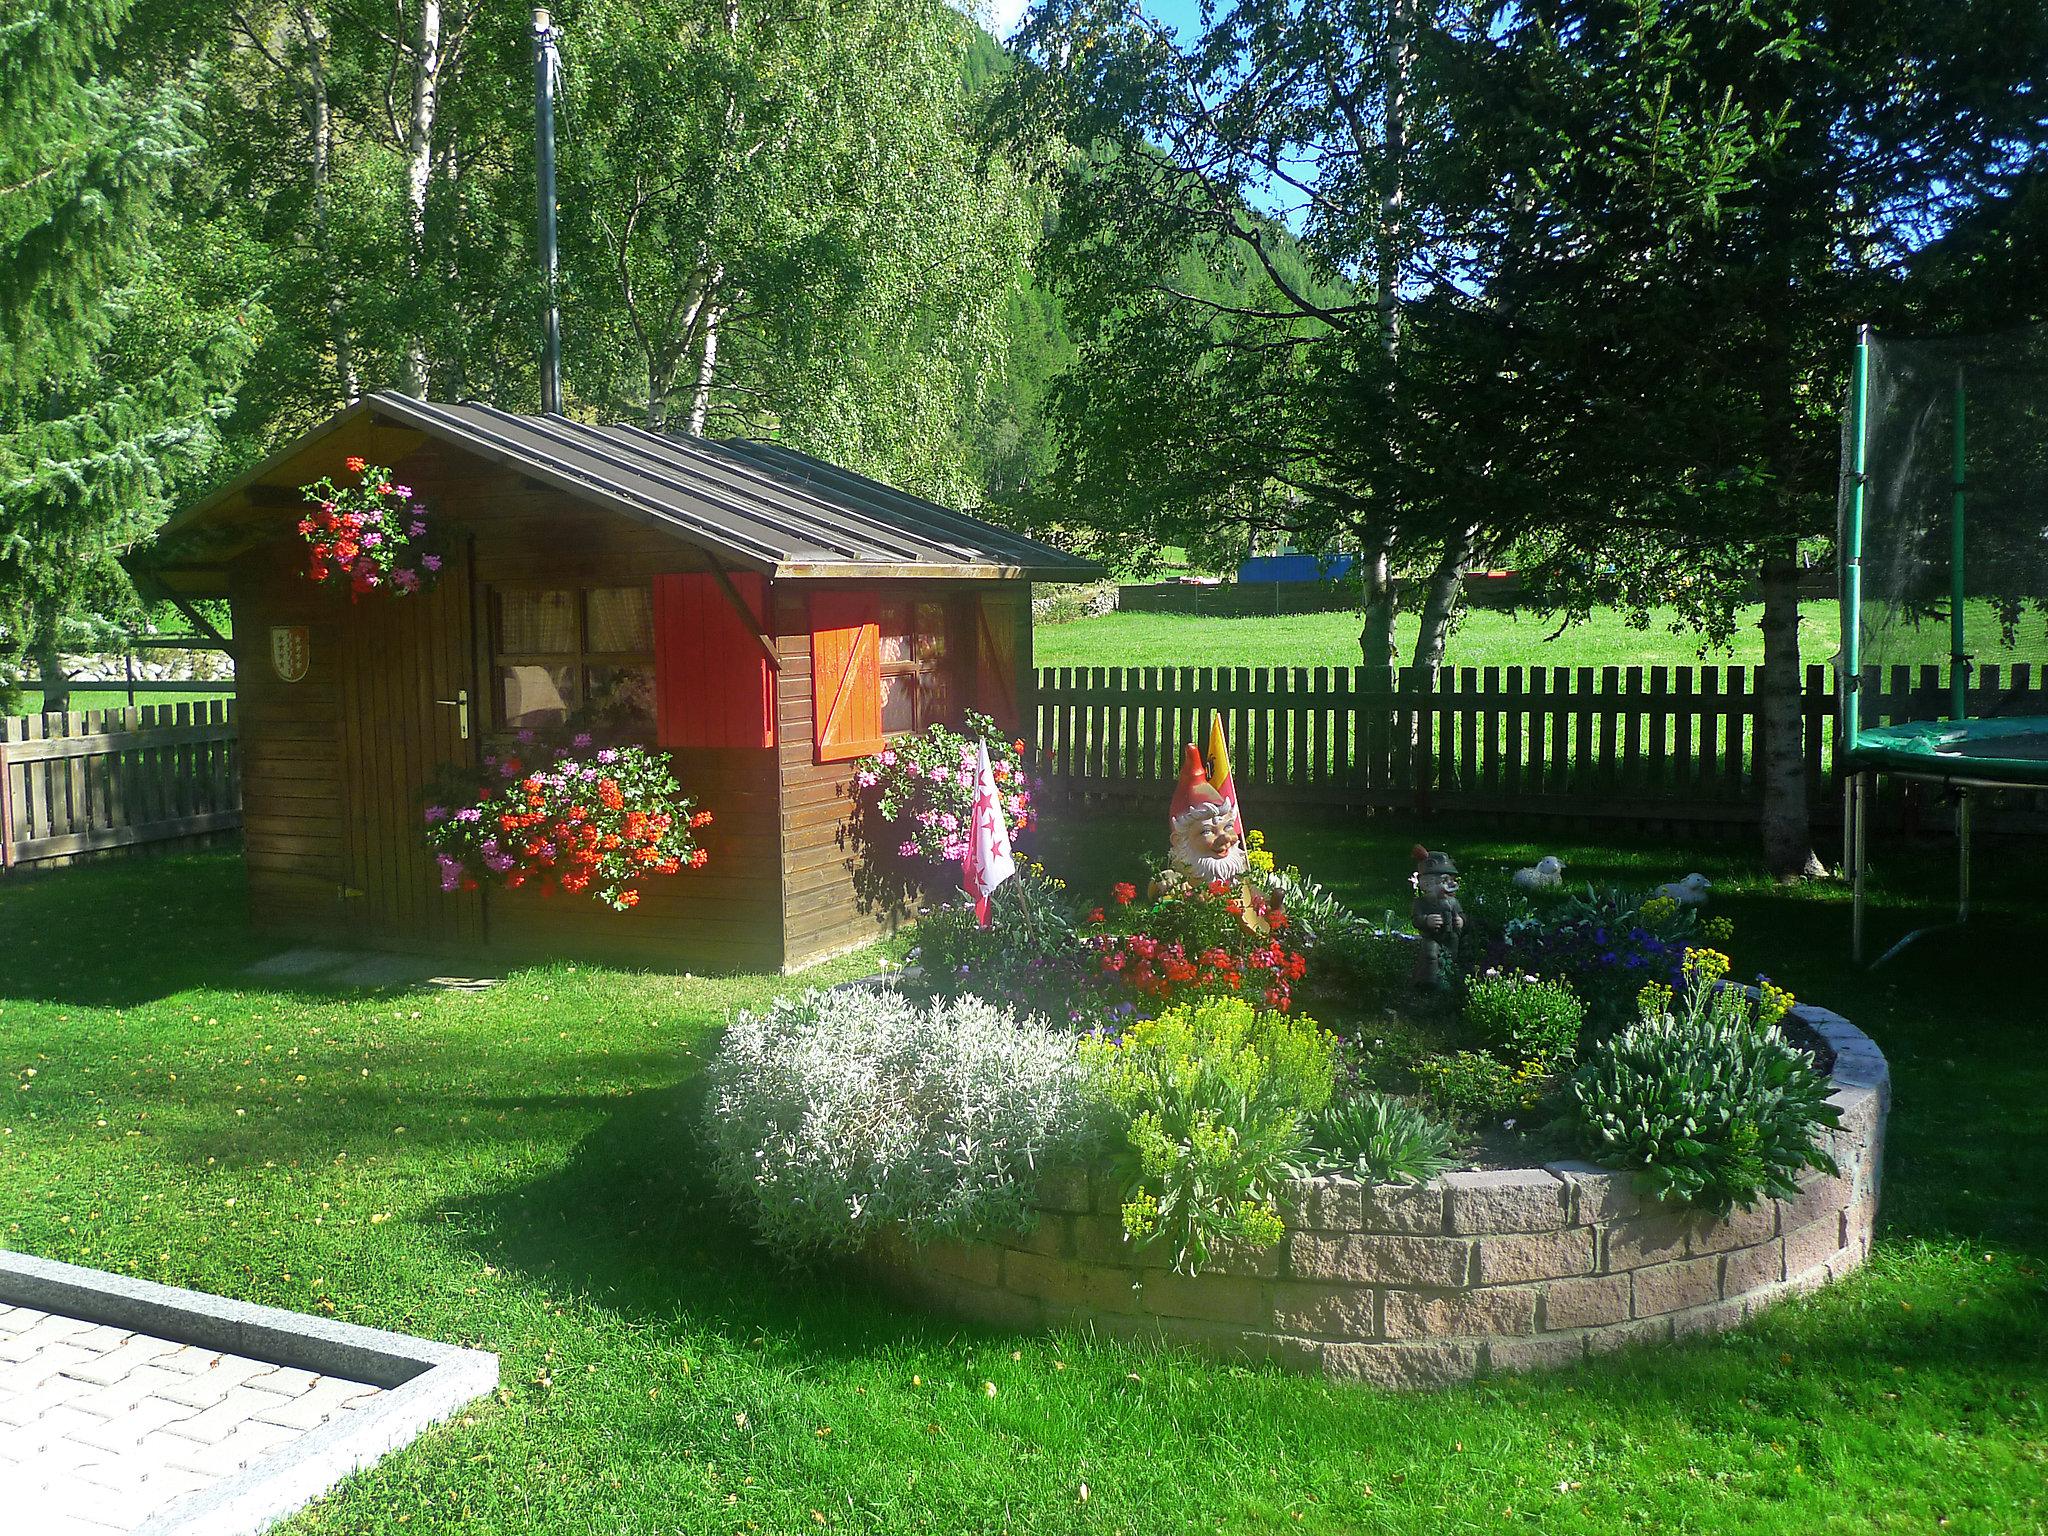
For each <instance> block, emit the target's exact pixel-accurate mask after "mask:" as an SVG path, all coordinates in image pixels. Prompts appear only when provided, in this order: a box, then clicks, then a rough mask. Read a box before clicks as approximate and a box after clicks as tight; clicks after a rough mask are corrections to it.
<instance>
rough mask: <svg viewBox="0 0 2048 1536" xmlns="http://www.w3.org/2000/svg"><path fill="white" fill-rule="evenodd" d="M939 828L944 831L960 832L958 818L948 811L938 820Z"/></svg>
mask: <svg viewBox="0 0 2048 1536" xmlns="http://www.w3.org/2000/svg"><path fill="white" fill-rule="evenodd" d="M939 826H940V828H941V829H942V830H944V831H947V832H957V831H959V830H960V818H959V817H958V816H955V815H954V814H953V813H952V812H951V811H948V812H946V813H945V814H944V815H943V816H941V817H940V818H939Z"/></svg>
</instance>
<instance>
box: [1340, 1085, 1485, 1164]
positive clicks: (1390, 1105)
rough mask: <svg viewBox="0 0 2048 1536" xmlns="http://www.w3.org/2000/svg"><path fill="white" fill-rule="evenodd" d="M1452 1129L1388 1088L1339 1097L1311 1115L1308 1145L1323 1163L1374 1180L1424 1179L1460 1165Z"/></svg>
mask: <svg viewBox="0 0 2048 1536" xmlns="http://www.w3.org/2000/svg"><path fill="white" fill-rule="evenodd" d="M1453 1141H1454V1137H1453V1135H1452V1132H1451V1128H1450V1127H1449V1126H1448V1125H1445V1124H1444V1123H1443V1122H1442V1121H1441V1120H1438V1119H1436V1118H1435V1117H1434V1116H1432V1115H1431V1114H1429V1113H1428V1111H1426V1110H1424V1109H1422V1108H1421V1107H1420V1106H1418V1105H1415V1104H1411V1103H1409V1102H1408V1101H1407V1100H1406V1099H1397V1098H1395V1097H1394V1096H1393V1095H1392V1094H1390V1093H1365V1094H1359V1095H1357V1096H1356V1097H1354V1098H1348V1099H1339V1100H1336V1101H1334V1102H1332V1103H1331V1104H1330V1105H1328V1106H1327V1107H1326V1108H1325V1109H1324V1110H1323V1112H1322V1113H1321V1114H1319V1115H1317V1116H1316V1117H1315V1124H1314V1126H1313V1127H1312V1129H1311V1131H1310V1133H1309V1144H1310V1146H1311V1147H1313V1148H1314V1150H1315V1153H1316V1157H1317V1160H1318V1161H1319V1162H1320V1163H1321V1164H1322V1165H1323V1166H1324V1167H1326V1168H1339V1169H1342V1170H1344V1171H1345V1172H1347V1173H1355V1174H1357V1175H1358V1176H1359V1177H1360V1178H1362V1179H1367V1180H1370V1181H1371V1182H1372V1183H1374V1184H1426V1183H1428V1182H1429V1181H1430V1180H1431V1179H1433V1178H1435V1177H1436V1176H1437V1175H1438V1174H1440V1173H1448V1172H1449V1171H1450V1170H1451V1169H1453V1168H1455V1167H1457V1166H1458V1159H1457V1158H1456V1157H1454V1156H1452V1153H1451V1148H1452V1144H1453Z"/></svg>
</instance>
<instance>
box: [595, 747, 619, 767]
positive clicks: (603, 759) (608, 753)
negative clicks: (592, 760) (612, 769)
mask: <svg viewBox="0 0 2048 1536" xmlns="http://www.w3.org/2000/svg"><path fill="white" fill-rule="evenodd" d="M597 760H598V761H599V762H600V763H616V762H617V761H618V760H619V754H618V753H616V752H614V751H613V750H612V749H611V748H610V747H606V748H605V749H604V750H603V751H602V752H600V753H598V754H597Z"/></svg>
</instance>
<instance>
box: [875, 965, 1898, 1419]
mask: <svg viewBox="0 0 2048 1536" xmlns="http://www.w3.org/2000/svg"><path fill="white" fill-rule="evenodd" d="M1792 1016H1793V1017H1794V1018H1795V1019H1796V1020H1798V1021H1799V1022H1801V1023H1803V1024H1805V1025H1806V1026H1808V1027H1809V1028H1811V1029H1812V1030H1813V1031H1814V1032H1815V1033H1816V1034H1818V1035H1820V1036H1821V1038H1822V1039H1824V1040H1825V1041H1826V1042H1827V1043H1828V1045H1829V1047H1830V1048H1831V1049H1832V1050H1833V1051H1834V1052H1835V1065H1834V1070H1833V1073H1832V1075H1831V1081H1832V1085H1833V1088H1834V1092H1833V1093H1832V1094H1831V1095H1830V1100H1829V1102H1830V1103H1832V1104H1833V1105H1834V1106H1835V1108H1836V1110H1837V1112H1838V1114H1839V1115H1840V1118H1841V1124H1840V1126H1839V1128H1837V1129H1835V1130H1833V1131H1830V1132H1829V1133H1828V1134H1827V1138H1826V1143H1825V1145H1826V1147H1827V1150H1828V1151H1829V1153H1830V1155H1831V1156H1832V1157H1833V1158H1834V1160H1835V1162H1836V1163H1837V1165H1838V1167H1839V1172H1838V1173H1837V1174H1835V1175H1832V1176H1831V1175H1826V1174H1820V1173H1811V1172H1810V1173H1809V1174H1807V1175H1806V1176H1804V1177H1802V1178H1801V1180H1800V1181H1799V1182H1800V1192H1799V1194H1798V1195H1797V1196H1796V1197H1794V1198H1791V1199H1786V1200H1766V1201H1761V1202H1759V1203H1758V1204H1756V1205H1753V1206H1749V1207H1746V1208H1743V1209H1740V1210H1736V1211H1732V1212H1730V1213H1729V1214H1728V1215H1727V1216H1725V1217H1719V1218H1716V1217H1714V1216H1712V1215H1709V1214H1706V1213H1692V1212H1686V1211H1672V1210H1659V1209H1656V1208H1655V1203H1654V1202H1653V1201H1651V1200H1649V1199H1647V1198H1646V1197H1645V1196H1644V1195H1643V1194H1642V1193H1641V1192H1640V1190H1639V1189H1638V1188H1637V1184H1638V1181H1637V1180H1636V1178H1635V1176H1634V1175H1633V1174H1630V1173H1627V1172H1622V1171H1618V1170H1614V1169H1609V1168H1602V1167H1599V1166H1598V1165H1595V1164H1592V1163H1585V1162H1556V1163H1551V1164H1548V1165H1546V1166H1545V1167H1542V1168H1522V1169H1504V1170H1484V1171H1479V1172H1470V1173H1454V1174H1450V1175H1447V1176H1445V1177H1444V1178H1441V1179H1437V1180H1435V1181H1433V1182H1432V1183H1430V1184H1426V1185H1422V1186H1419V1187H1404V1186H1400V1185H1378V1186H1372V1185H1366V1184H1362V1183H1360V1182H1359V1181H1357V1180H1355V1179H1348V1178H1344V1177H1342V1176H1337V1175H1324V1176H1320V1177H1317V1178H1313V1179H1304V1180H1300V1181H1298V1182H1297V1183H1296V1184H1295V1185H1294V1186H1293V1187H1292V1188H1291V1189H1290V1190H1289V1192H1288V1198H1287V1200H1286V1201H1285V1203H1284V1205H1283V1209H1282V1213H1281V1214H1282V1217H1283V1220H1284V1222H1285V1225H1286V1235H1285V1236H1284V1237H1283V1238H1282V1240H1281V1241H1280V1243H1279V1244H1277V1245H1276V1246H1275V1247H1272V1248H1268V1249H1262V1250H1259V1251H1257V1252H1252V1253H1245V1254H1242V1255H1238V1256H1236V1257H1234V1258H1232V1259H1229V1260H1227V1261H1225V1262H1224V1263H1222V1264H1219V1265H1218V1266H1216V1267H1215V1268H1214V1269H1212V1270H1208V1271H1205V1272H1204V1273H1202V1274H1200V1275H1197V1276H1194V1277H1192V1278H1190V1277H1187V1276H1183V1275H1176V1274H1173V1273H1171V1272H1170V1271H1168V1270H1167V1269H1166V1268H1165V1267H1164V1265H1163V1264H1161V1263H1158V1262H1156V1261H1155V1262H1147V1261H1146V1259H1145V1257H1144V1256H1143V1255H1134V1254H1133V1253H1132V1252H1131V1250H1130V1249H1129V1247H1128V1245H1127V1244H1126V1243H1125V1242H1124V1240H1123V1233H1122V1228H1121V1225H1120V1222H1119V1220H1118V1202H1119V1200H1120V1198H1121V1196H1120V1193H1119V1192H1118V1191H1117V1190H1116V1189H1115V1188H1114V1187H1113V1186H1111V1185H1110V1184H1109V1183H1108V1181H1106V1180H1103V1179H1100V1178H1090V1177H1089V1176H1088V1175H1087V1174H1085V1173H1084V1172H1082V1171H1080V1170H1067V1171H1064V1172H1062V1173H1058V1174H1049V1175H1048V1176H1047V1177H1046V1178H1045V1179H1044V1180H1043V1181H1042V1182H1041V1185H1040V1189H1039V1194H1038V1199H1037V1222H1036V1225H1035V1226H1034V1227H1033V1228H1032V1230H1031V1231H1029V1232H1028V1233H1025V1234H1022V1235H1017V1234H1004V1235H1003V1236H1001V1237H995V1238H987V1239H975V1240H972V1241H947V1242H939V1243H932V1244H928V1245H926V1246H924V1247H913V1246H911V1245H910V1244H908V1243H907V1242H905V1241H903V1240H901V1239H900V1238H890V1239H886V1240H884V1241H881V1242H878V1243H876V1244H874V1245H873V1246H871V1247H870V1249H869V1250H868V1252H867V1253H866V1255H865V1256H864V1263H865V1265H866V1267H867V1268H868V1269H869V1271H870V1272H871V1273H872V1274H873V1275H875V1277H876V1278H877V1279H879V1280H880V1281H881V1282H882V1283H883V1284H885V1285H887V1286H889V1287H890V1288H892V1289H895V1290H898V1291H900V1292H903V1293H905V1294H907V1295H909V1296H911V1297H913V1298H914V1299H916V1300H918V1301H920V1302H922V1303H923V1304H925V1305H928V1306H932V1307H934V1308H936V1309H938V1310H942V1311H946V1312H950V1313H953V1314H957V1315H961V1316H967V1317H972V1318H977V1319H980V1320H982V1321H986V1322H992V1323H997V1324H1000V1325H1004V1326H1012V1327H1034V1328H1035V1327H1053V1326H1084V1327H1089V1328H1092V1329H1094V1330H1096V1331H1099V1332H1103V1333H1108V1334H1112V1335H1115V1336H1119V1337H1143V1338H1154V1339H1163V1340H1169V1341H1173V1342H1177V1343H1183V1344H1193V1345H1197V1346H1200V1347H1203V1348H1206V1349H1210V1350H1212V1351H1215V1352H1218V1353H1222V1354H1227V1355H1235V1356H1245V1357H1250V1358H1254V1359H1263V1360H1270V1361H1275V1362H1277V1363H1280V1364H1283V1365H1285V1366H1288V1367H1290V1368H1293V1369H1298V1370H1304V1371H1316V1372H1320V1373H1322V1374H1323V1375H1325V1376H1328V1377H1330V1378H1331V1379H1333V1380H1343V1381H1366V1382H1371V1383H1374V1384H1377V1385H1381V1386H1392V1387H1410V1386H1439V1385H1443V1384H1446V1383H1449V1382H1454V1381H1460V1380H1465V1379H1469V1378H1471V1377H1474V1376H1478V1375H1482V1374H1487V1373H1493V1372H1504V1371H1520V1370H1530V1369H1537V1368H1541V1367H1547V1366H1557V1365H1565V1364H1569V1363H1571V1362H1573V1361H1575V1360H1580V1359H1584V1358H1586V1357H1587V1356H1588V1355H1592V1354H1600V1353H1604V1352H1607V1351H1609V1350H1612V1349H1616V1348H1621V1347H1623V1346H1626V1345H1631V1344H1637V1343H1645V1342H1651V1343H1654V1342H1661V1341H1669V1340H1671V1339H1675V1338H1683V1337H1687V1336H1689V1335H1693V1334H1702V1333H1714V1332H1719V1331H1722V1330H1724V1329H1727V1328H1732V1327H1734V1326H1736V1325H1737V1324H1739V1323H1741V1322H1743V1321H1744V1320H1745V1319H1747V1318H1749V1317H1751V1316H1754V1315H1755V1314H1756V1313H1757V1312H1758V1311H1760V1310H1761V1309H1762V1308H1764V1307H1766V1306H1769V1305H1770V1304H1771V1303H1773V1302H1775V1301H1777V1300H1779V1299H1781V1298H1783V1297H1786V1296H1790V1295H1796V1294H1799V1293H1802V1292H1805V1291H1810V1290H1812V1289H1814V1288H1816V1287H1818V1286H1821V1285H1825V1284H1826V1283H1828V1282H1829V1281H1831V1280H1835V1279H1839V1278H1840V1277H1841V1276H1843V1275H1845V1274H1848V1273H1849V1272H1850V1271H1852V1270H1854V1269H1856V1268H1857V1267H1858V1266H1860V1265H1861V1264H1862V1263H1863V1261H1864V1258H1865V1257H1866V1255H1867V1254H1868V1253H1869V1249H1870V1237H1871V1230H1872V1227H1873V1224H1874V1223H1875V1220H1876V1215H1877V1205H1878V1198H1879V1193H1880V1187H1881V1183H1882V1177H1883V1160H1884V1128H1885V1120H1886V1117H1887V1115H1888V1113H1889V1111H1890V1108H1891V1074H1890V1069H1889V1067H1888V1066H1887V1065H1886V1063H1885V1059H1884V1056H1883V1054H1882V1053H1881V1052H1880V1051H1879V1050H1878V1048H1877V1046H1876V1045H1875V1044H1873V1043H1872V1041H1871V1040H1870V1037H1869V1036H1867V1035H1865V1034H1864V1033H1863V1032H1862V1031H1861V1030H1859V1029H1857V1028H1856V1027H1855V1025H1853V1024H1851V1023H1850V1022H1849V1021H1848V1020H1847V1019H1845V1018H1843V1017H1841V1015H1839V1014H1835V1013H1830V1012H1828V1011H1827V1010H1826V1009H1821V1008H1814V1007H1810V1006H1805V1005H1801V1006H1799V1007H1796V1008H1794V1009H1793V1011H1792Z"/></svg>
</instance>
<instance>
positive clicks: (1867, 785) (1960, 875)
mask: <svg viewBox="0 0 2048 1536" xmlns="http://www.w3.org/2000/svg"><path fill="white" fill-rule="evenodd" d="M1869 398H1870V327H1869V326H1868V325H1860V326H1858V327H1857V328H1856V360H1855V366H1854V369H1853V372H1852V374H1851V381H1850V391H1849V409H1850V413H1851V416H1850V465H1849V470H1848V475H1849V518H1848V526H1847V527H1846V528H1844V529H1843V536H1842V548H1841V551H1840V556H1841V559H1840V565H1841V620H1842V652H1841V665H1840V666H1839V668H1838V669H1837V672H1836V678H1837V691H1838V694H1839V699H1840V713H1839V716H1838V719H1839V724H1840V732H1839V735H1838V737H1837V742H1836V753H1835V756H1836V769H1837V775H1838V777H1840V778H1841V780H1842V794H1843V817H1842V843H1843V852H1842V862H1843V864H1844V866H1845V867H1846V872H1847V873H1848V876H1849V880H1850V886H1851V889H1852V891H1853V893H1854V901H1853V904H1852V908H1851V916H1850V930H1849V952H1850V956H1851V958H1852V959H1854V960H1855V961H1856V962H1858V963H1859V964H1860V963H1861V962H1862V960H1863V950H1864V916H1865V907H1866V903H1865V891H1864V879H1865V875H1866V873H1867V870H1868V866H1869V858H1868V839H1869V818H1870V795H1871V791H1872V789H1873V788H1875V786H1876V782H1877V779H1878V777H1879V776H1880V775H1883V774H1889V775H1890V776H1891V777H1893V778H1901V779H1917V780H1921V781H1924V782H1928V783H1934V784H1939V785H1941V786H1943V787H1944V788H1945V789H1947V790H1948V791H1949V792H1950V793H1951V794H1952V795H1953V796H1954V798H1955V802H1956V918H1955V921H1954V922H1953V923H1938V924H1934V925H1931V926H1928V927H1924V928H1916V929H1914V930H1913V931H1912V932H1911V933H1908V934H1907V935H1906V936H1905V937H1904V938H1902V939H1900V940H1899V941H1898V943H1896V944H1894V945H1892V947H1891V948H1890V949H1888V950H1886V951H1885V952H1884V953H1883V954H1882V955H1880V956H1878V958H1877V959H1876V960H1875V961H1874V962H1873V963H1872V966H1871V969H1873V970H1875V969H1876V968H1877V967H1878V966H1880V965H1883V964H1884V963H1885V962H1886V961H1888V960H1890V959H1891V958H1892V957H1893V956H1894V955H1897V954H1898V953H1899V952H1900V951H1901V950H1903V949H1905V948H1906V947H1907V946H1908V945H1909V944H1912V943H1914V942H1915V941H1916V940H1918V939H1922V938H1925V937H1926V936H1927V935H1929V934H1931V933H1940V932H1945V931H1947V930H1949V929H1952V928H1958V927H1961V926H1962V925H1963V924H1965V923H1967V922H1969V920H1970V852H1971V830H1972V821H1973V819H1974V818H1973V815H1972V807H1971V796H1972V795H1973V794H1974V793H1976V792H1978V791H1981V790H1999V789H2023V790H2024V789H2041V788H2044V787H2048V764H2044V765H2043V767H2042V769H2041V770H2039V771H2036V770H2035V769H2034V765H2033V764H2031V763H2029V762H2026V761H2023V760H2020V759H2001V758H1997V757H1991V756H1978V757H1963V756H1960V755H1958V756H1955V757H1952V758H1950V759H1949V761H1950V762H1952V763H1953V764H1954V765H1955V766H1954V769H1953V770H1950V769H1948V768H1947V767H1946V766H1945V765H1943V764H1942V761H1941V759H1942V754H1941V752H1940V751H1939V749H1938V748H1923V749H1921V750H1919V751H1915V752H1912V753H1911V754H1906V753H1902V752H1900V751H1899V750H1898V749H1897V748H1894V747H1891V746H1890V745H1889V744H1887V743H1884V742H1881V741H1878V740H1874V739H1871V738H1874V737H1880V736H1882V735H1883V734H1884V732H1885V731H1886V730H1889V729H1891V728H1890V727H1880V728H1878V730H1876V731H1873V732H1871V733H1870V736H1868V737H1866V735H1865V733H1864V731H1863V727H1862V709H1861V698H1860V694H1861V690H1862V686H1863V654H1862V647H1863V532H1864V528H1863V520H1864V509H1865V504H1866V497H1867V493H1868V490H1869V481H1870V474H1869V463H1870V458H1869V425H1870V422H1869ZM1953 399H1954V404H1953V409H1952V413H1951V414H1952V420H1953V422H1954V432H1953V443H1954V448H1953V453H1952V458H1951V464H1952V469H1951V491H1950V517H1949V522H1950V543H1949V583H1950V594H1949V717H1948V723H1949V724H1951V725H1953V726H1956V727H1958V728H1959V733H1960V732H1966V731H1967V727H1968V726H1969V724H1970V723H1971V722H1970V715H1969V686H1970V668H1971V665H1972V657H1971V655H1970V653H1969V650H1968V649H1967V645H1966V641H1965V637H1964V552H1965V543H1966V528H1967V515H1968V501H1969V485H1968V476H1967V473H1966V471H1967V462H1968V461H1967V446H1968V426H1967V415H1968V396H1967V391H1966V389H1965V385H1964V378H1963V370H1962V368H1961V366H1960V365H1959V366H1958V367H1957V369H1956V377H1955V388H1954V396H1953ZM1997 723H1998V724H1999V725H2000V726H2001V728H2002V729H2001V730H2000V731H1999V732H1997V733H1995V734H2004V733H2005V730H2004V729H2003V728H2006V727H2009V726H2010V725H2012V724H2015V723H2017V722H2009V721H1999V722H1997ZM1922 724H1924V722H1922Z"/></svg>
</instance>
